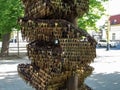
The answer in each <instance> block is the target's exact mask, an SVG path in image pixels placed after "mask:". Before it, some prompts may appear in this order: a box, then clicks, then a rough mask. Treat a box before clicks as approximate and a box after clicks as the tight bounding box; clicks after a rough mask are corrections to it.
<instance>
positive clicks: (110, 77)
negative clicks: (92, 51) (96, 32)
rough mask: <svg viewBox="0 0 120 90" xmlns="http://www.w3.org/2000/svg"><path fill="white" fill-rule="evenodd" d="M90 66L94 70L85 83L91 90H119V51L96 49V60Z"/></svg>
mask: <svg viewBox="0 0 120 90" xmlns="http://www.w3.org/2000/svg"><path fill="white" fill-rule="evenodd" d="M91 66H93V67H94V68H95V69H94V71H93V74H92V75H91V76H90V77H88V78H87V79H86V83H87V84H88V85H89V86H90V87H92V89H93V90H120V49H116V50H113V49H112V50H110V51H106V49H105V48H104V49H97V58H96V59H95V61H94V63H92V64H91Z"/></svg>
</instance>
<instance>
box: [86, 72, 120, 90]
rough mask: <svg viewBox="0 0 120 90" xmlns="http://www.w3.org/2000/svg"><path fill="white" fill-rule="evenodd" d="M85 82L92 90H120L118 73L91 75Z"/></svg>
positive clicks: (119, 75) (119, 74)
mask: <svg viewBox="0 0 120 90" xmlns="http://www.w3.org/2000/svg"><path fill="white" fill-rule="evenodd" d="M85 82H86V83H87V85H88V86H90V87H91V88H92V89H93V90H120V72H115V73H109V74H107V73H99V74H93V75H91V76H90V77H88V78H87V79H86V81H85ZM91 82H92V83H91Z"/></svg>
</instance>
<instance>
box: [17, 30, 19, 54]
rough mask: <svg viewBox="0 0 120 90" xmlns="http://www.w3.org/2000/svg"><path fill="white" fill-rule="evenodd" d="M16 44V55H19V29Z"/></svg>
mask: <svg viewBox="0 0 120 90" xmlns="http://www.w3.org/2000/svg"><path fill="white" fill-rule="evenodd" d="M17 46H18V56H19V31H17Z"/></svg>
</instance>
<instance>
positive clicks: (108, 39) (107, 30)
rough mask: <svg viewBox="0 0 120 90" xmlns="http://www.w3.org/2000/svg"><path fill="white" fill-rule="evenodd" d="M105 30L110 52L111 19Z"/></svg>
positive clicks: (106, 23) (107, 48)
mask: <svg viewBox="0 0 120 90" xmlns="http://www.w3.org/2000/svg"><path fill="white" fill-rule="evenodd" d="M105 30H106V38H107V47H106V50H107V51H108V50H110V44H109V42H110V38H109V33H110V21H109V18H108V20H107V21H106V22H105Z"/></svg>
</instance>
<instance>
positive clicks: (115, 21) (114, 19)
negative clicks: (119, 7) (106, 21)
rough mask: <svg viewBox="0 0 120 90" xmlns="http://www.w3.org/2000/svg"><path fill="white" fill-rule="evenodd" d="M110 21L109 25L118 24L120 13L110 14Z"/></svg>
mask: <svg viewBox="0 0 120 90" xmlns="http://www.w3.org/2000/svg"><path fill="white" fill-rule="evenodd" d="M110 23H111V25H116V24H120V14H119V15H113V16H110Z"/></svg>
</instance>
